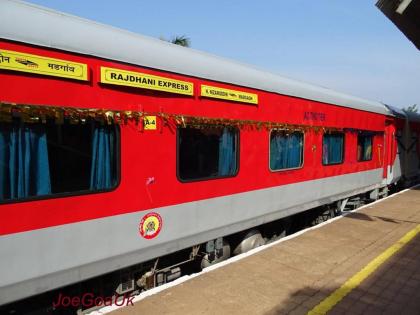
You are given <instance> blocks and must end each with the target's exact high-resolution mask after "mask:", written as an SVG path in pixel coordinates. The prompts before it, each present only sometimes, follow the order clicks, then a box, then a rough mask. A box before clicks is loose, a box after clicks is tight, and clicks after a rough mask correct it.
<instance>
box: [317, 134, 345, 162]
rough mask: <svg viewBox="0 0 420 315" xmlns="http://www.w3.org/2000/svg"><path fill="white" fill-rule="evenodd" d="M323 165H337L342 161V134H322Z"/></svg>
mask: <svg viewBox="0 0 420 315" xmlns="http://www.w3.org/2000/svg"><path fill="white" fill-rule="evenodd" d="M322 144H323V153H322V162H323V164H338V163H341V162H342V161H343V146H344V136H343V135H342V134H324V138H323V143H322Z"/></svg>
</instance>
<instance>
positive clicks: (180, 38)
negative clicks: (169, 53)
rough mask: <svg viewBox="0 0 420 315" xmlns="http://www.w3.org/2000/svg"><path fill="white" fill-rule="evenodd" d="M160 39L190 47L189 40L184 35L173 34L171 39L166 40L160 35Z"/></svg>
mask: <svg viewBox="0 0 420 315" xmlns="http://www.w3.org/2000/svg"><path fill="white" fill-rule="evenodd" d="M160 39H161V40H164V41H166V42H170V43H172V44H175V45H179V46H183V47H190V45H191V40H190V39H189V38H188V37H187V36H185V35H182V36H175V37H173V38H172V39H171V40H168V39H166V38H164V37H162V36H161V37H160Z"/></svg>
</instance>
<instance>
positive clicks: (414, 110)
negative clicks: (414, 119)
mask: <svg viewBox="0 0 420 315" xmlns="http://www.w3.org/2000/svg"><path fill="white" fill-rule="evenodd" d="M418 110H419V109H418V108H417V104H413V105H411V106H407V107H404V108H403V111H404V112H406V113H417V112H418Z"/></svg>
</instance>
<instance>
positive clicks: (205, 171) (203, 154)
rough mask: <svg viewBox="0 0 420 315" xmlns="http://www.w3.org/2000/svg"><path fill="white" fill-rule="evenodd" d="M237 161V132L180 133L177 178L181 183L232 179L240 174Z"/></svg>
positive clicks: (188, 130)
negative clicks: (230, 177) (222, 178)
mask: <svg viewBox="0 0 420 315" xmlns="http://www.w3.org/2000/svg"><path fill="white" fill-rule="evenodd" d="M237 160H238V130H237V129H235V128H216V127H206V128H204V129H196V128H179V129H178V175H179V178H180V179H181V180H196V179H206V178H214V177H225V176H233V175H235V174H236V171H237V166H238V162H237Z"/></svg>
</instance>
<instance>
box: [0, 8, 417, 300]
mask: <svg viewBox="0 0 420 315" xmlns="http://www.w3.org/2000/svg"><path fill="white" fill-rule="evenodd" d="M0 86H1V90H0V102H1V107H0V121H1V123H0V168H1V171H0V213H1V218H2V219H1V223H0V256H1V257H2V258H1V260H0V305H3V304H7V303H10V302H14V301H18V300H21V299H23V298H27V297H30V296H33V295H37V294H40V293H44V292H46V291H50V290H53V289H56V288H60V287H64V286H67V285H70V284H73V283H78V282H80V281H84V280H87V279H91V278H93V277H96V276H99V275H102V274H107V273H110V272H113V271H115V270H120V269H123V268H128V267H130V266H137V265H138V264H141V266H143V267H144V268H143V269H142V272H141V273H137V274H135V275H134V274H133V273H130V272H128V273H127V274H128V276H124V279H123V280H121V282H120V286H119V288H118V289H117V291H118V292H119V293H121V292H125V291H133V290H135V289H136V288H138V287H150V286H153V285H154V284H159V283H162V282H165V281H166V280H169V279H170V278H171V277H172V278H174V277H177V276H179V273H180V270H179V268H178V267H177V265H175V267H170V266H169V265H166V266H165V265H162V266H161V265H160V264H161V262H158V261H157V260H155V259H156V258H158V257H162V256H165V255H168V254H170V253H175V252H178V251H180V250H187V252H188V254H189V256H188V258H187V260H192V259H195V258H197V257H204V258H202V259H203V261H202V264H203V265H204V266H206V265H208V264H210V263H212V262H214V261H218V260H221V259H224V258H226V257H228V256H229V255H230V246H229V245H231V246H232V251H233V252H234V253H235V254H236V253H240V252H243V251H245V250H246V249H249V248H252V247H254V246H257V245H259V244H262V243H264V241H265V240H264V238H263V237H262V236H261V234H260V232H259V231H258V229H256V228H255V227H258V226H261V225H264V224H267V223H269V222H273V221H274V222H278V221H276V220H279V219H282V218H285V217H288V216H291V215H294V214H297V213H300V212H303V211H306V210H308V209H312V208H315V207H320V206H326V205H332V204H333V205H337V204H339V205H341V206H342V207H343V206H344V204H345V202H346V201H347V200H348V198H350V197H352V196H356V195H360V194H367V195H368V196H370V198H372V199H375V198H377V197H378V195H380V194H385V193H386V191H387V187H388V186H389V185H390V184H394V183H396V182H397V181H398V180H399V179H400V178H401V176H402V175H404V174H402V173H401V167H400V164H401V163H402V162H401V161H400V156H399V154H397V150H398V148H397V147H398V145H397V142H396V136H399V135H398V134H397V133H398V132H400V133H401V137H402V136H403V134H402V133H406V135H405V136H404V137H405V138H406V140H407V139H408V138H410V137H411V136H410V135H412V134H414V133H410V132H411V131H410V130H413V129H416V128H417V129H416V130H417V135H418V130H419V129H418V123H416V122H414V121H413V122H411V124H412V126H411V127H410V128H408V129H407V128H406V126H405V124H410V122H407V123H405V122H406V121H408V120H407V119H406V117H402V116H399V114H398V113H397V112H395V110H394V111H391V110H389V109H388V108H387V107H386V106H384V105H383V104H381V103H378V102H372V101H366V100H363V99H359V98H356V97H352V96H348V95H344V94H341V93H338V92H334V91H331V90H328V89H325V88H319V87H315V86H312V85H309V84H305V83H301V82H295V81H292V80H289V79H286V78H282V77H279V76H276V75H273V74H270V73H267V72H263V71H260V70H257V69H254V68H252V67H249V66H245V65H242V64H239V63H236V62H233V61H229V60H225V59H222V58H219V57H215V56H211V55H208V54H205V53H202V52H198V51H195V50H193V49H189V48H183V47H179V46H175V45H172V44H169V43H166V42H163V41H160V40H155V39H151V38H146V37H143V36H140V35H136V34H132V33H130V32H126V31H123V30H119V29H115V28H112V27H109V26H105V25H101V24H97V23H94V22H91V21H87V20H84V19H80V18H77V17H74V16H69V15H66V14H62V13H59V12H55V11H51V10H48V9H45V8H40V7H37V6H33V5H31V4H27V3H23V2H18V1H9V0H3V1H1V2H0ZM404 128H405V129H404ZM410 139H411V138H410ZM416 139H418V138H416ZM406 140H404V141H406ZM401 141H403V140H401ZM416 141H418V140H416ZM401 143H403V142H401ZM401 148H402V147H401ZM401 148H400V151H401V150H405V149H407V147H404V148H403V149H401ZM410 150H412V147H410ZM417 150H418V148H417ZM414 152H415V153H416V152H418V151H414ZM415 156H416V157H415ZM404 159H405V157H404ZM410 159H412V162H410V165H412V167H411V168H410V169H411V170H412V171H413V172H412V174H411V175H412V177H413V178H414V177H415V176H417V175H418V154H414V156H413V157H410ZM410 161H411V160H410ZM407 163H408V162H407ZM416 163H417V165H415V164H416ZM413 165H414V166H413ZM241 231H247V232H244V233H243V234H240V235H244V236H245V237H244V239H243V240H239V241H238V242H237V243H235V246H233V244H229V241H230V238H229V237H228V236H230V235H236V237H237V236H238V235H239V234H235V233H238V232H241ZM263 236H264V235H263ZM200 255H201V256H200ZM165 257H166V256H165ZM149 263H150V264H151V265H149ZM145 266H146V267H147V268H146V267H145ZM168 266H169V267H168ZM163 267H164V268H163ZM150 268H152V269H150ZM162 268H163V269H162ZM124 270H129V269H124ZM136 270H139V269H136ZM158 270H163V271H162V272H161V273H159V272H158ZM136 277H137V278H136ZM150 281H151V282H150ZM123 284H125V285H126V286H125V289H123V288H122V286H123ZM127 288H128V289H127Z"/></svg>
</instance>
